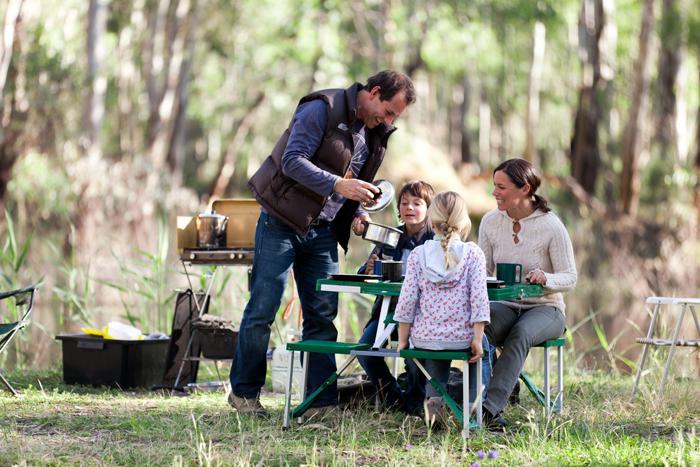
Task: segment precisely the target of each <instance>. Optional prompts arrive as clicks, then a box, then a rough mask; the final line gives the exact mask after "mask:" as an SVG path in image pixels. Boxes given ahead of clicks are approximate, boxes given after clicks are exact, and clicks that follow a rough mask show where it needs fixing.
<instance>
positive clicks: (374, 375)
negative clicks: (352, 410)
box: [357, 318, 425, 414]
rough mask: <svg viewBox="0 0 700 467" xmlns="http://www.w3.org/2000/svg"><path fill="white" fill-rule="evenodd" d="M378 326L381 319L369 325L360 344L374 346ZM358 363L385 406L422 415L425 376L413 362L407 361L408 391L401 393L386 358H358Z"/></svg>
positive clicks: (372, 321) (374, 320)
mask: <svg viewBox="0 0 700 467" xmlns="http://www.w3.org/2000/svg"><path fill="white" fill-rule="evenodd" d="M378 326H379V318H377V319H373V320H371V321H370V322H369V323H367V326H365V330H364V332H363V333H362V337H360V343H362V344H373V343H374V338H375V336H376V334H377V327H378ZM357 361H358V362H360V365H361V366H362V368H363V369H364V370H365V373H367V377H368V378H369V379H370V381H372V383H374V385H375V386H376V387H377V390H378V391H379V393H380V395H381V396H382V397H383V402H384V405H385V406H387V407H389V408H392V407H396V408H400V409H403V410H404V411H405V412H406V413H408V414H417V413H420V411H421V410H422V409H423V399H424V398H425V376H423V373H421V372H420V370H419V369H418V367H417V366H416V365H415V363H413V361H411V360H406V376H407V377H408V378H407V385H406V391H401V388H400V387H399V384H398V382H397V381H396V378H394V375H392V374H391V371H389V367H388V366H387V364H386V361H385V360H384V358H382V357H365V356H358V357H357Z"/></svg>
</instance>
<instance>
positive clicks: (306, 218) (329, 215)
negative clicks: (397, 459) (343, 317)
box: [228, 70, 416, 416]
mask: <svg viewBox="0 0 700 467" xmlns="http://www.w3.org/2000/svg"><path fill="white" fill-rule="evenodd" d="M415 99H416V97H415V90H414V88H413V83H412V82H411V80H410V78H408V77H407V76H406V75H404V74H401V73H397V72H395V71H391V70H385V71H382V72H379V73H377V74H376V75H374V76H372V77H370V78H369V79H368V80H367V84H365V85H362V84H360V83H355V84H353V85H352V86H350V87H349V88H347V89H326V90H323V91H317V92H313V93H311V94H309V95H307V96H305V97H303V98H301V100H300V101H299V105H298V106H297V109H296V112H295V113H294V117H293V118H292V121H291V122H290V124H289V127H288V128H287V129H286V130H285V131H284V133H283V134H282V136H281V137H280V139H279V140H278V141H277V144H276V145H275V147H274V149H273V150H272V154H271V155H270V156H269V157H268V158H267V159H265V161H264V162H263V163H262V165H261V166H260V168H259V169H258V171H257V172H256V173H255V174H254V175H253V176H252V177H251V179H250V180H249V182H248V186H249V187H250V189H251V190H252V192H253V194H254V195H255V198H256V199H257V200H258V202H259V203H260V204H261V205H262V207H263V208H262V210H261V212H260V217H259V219H258V224H257V228H256V231H255V259H254V262H253V273H252V283H251V292H250V300H249V301H248V304H247V306H246V308H245V311H244V312H243V319H242V321H241V326H240V330H239V333H238V342H237V346H236V355H235V358H234V362H233V366H232V367H231V393H230V394H229V396H228V400H229V403H230V404H231V405H232V406H233V407H234V408H236V409H237V410H238V412H239V413H241V414H253V415H258V416H265V415H267V412H266V411H265V409H264V408H263V406H262V405H261V404H260V399H259V394H260V389H261V388H262V386H263V384H264V383H265V374H266V371H267V360H266V353H267V346H268V343H269V340H270V326H271V325H272V323H273V321H274V319H275V314H276V313H277V310H278V308H279V306H280V303H281V301H282V295H283V293H284V289H285V287H286V284H287V276H288V274H289V269H290V268H293V271H294V277H295V278H296V284H297V289H298V292H299V298H300V300H301V307H302V313H303V317H304V325H303V330H302V339H304V340H306V339H318V340H327V341H335V340H336V338H337V336H338V331H337V330H336V328H335V326H334V325H333V319H334V318H335V317H336V314H337V313H338V295H337V294H335V293H331V292H316V281H317V280H318V279H321V278H326V277H328V276H329V275H331V274H334V273H337V272H338V246H337V245H338V244H340V246H341V247H343V250H345V251H346V252H347V248H348V241H349V239H350V230H351V228H352V230H353V231H354V232H355V233H356V234H358V235H359V234H361V233H362V231H363V228H364V227H363V226H362V221H363V220H368V219H369V216H368V215H367V213H365V212H364V211H362V209H361V208H360V207H359V203H371V202H372V200H373V197H374V195H375V193H377V192H378V191H379V190H378V189H377V188H376V187H375V186H374V185H372V184H371V183H370V182H372V181H373V179H374V176H375V174H376V173H377V170H378V169H379V166H380V165H381V163H382V159H383V158H384V153H385V151H386V146H387V141H388V138H389V135H390V134H391V133H392V132H393V131H394V130H395V128H394V127H393V126H392V124H393V123H394V120H396V119H397V118H398V117H399V115H401V113H402V112H403V111H404V110H405V109H406V107H407V106H408V105H410V104H412V103H413V102H415ZM308 365H309V368H310V371H309V377H308V381H307V388H308V391H313V390H315V389H316V388H318V387H319V386H320V385H321V383H323V381H325V380H326V378H328V376H330V375H331V374H332V373H333V372H334V371H335V370H336V366H335V356H334V355H321V354H311V355H310V356H309V361H308ZM335 404H337V387H336V385H335V384H334V385H333V386H330V387H328V388H327V389H326V390H325V391H324V392H323V393H322V394H321V395H320V396H319V398H318V399H317V400H316V403H315V404H314V405H315V406H316V407H326V406H333V405H335Z"/></svg>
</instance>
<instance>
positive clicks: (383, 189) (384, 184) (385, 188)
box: [362, 179, 396, 212]
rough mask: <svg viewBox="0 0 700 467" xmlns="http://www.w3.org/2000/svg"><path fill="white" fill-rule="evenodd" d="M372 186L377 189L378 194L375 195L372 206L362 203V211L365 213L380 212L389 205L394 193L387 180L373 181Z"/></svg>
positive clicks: (392, 186)
mask: <svg viewBox="0 0 700 467" xmlns="http://www.w3.org/2000/svg"><path fill="white" fill-rule="evenodd" d="M372 184H373V185H374V186H376V187H377V188H379V193H375V195H374V202H373V203H372V204H369V203H368V204H364V203H363V204H362V209H364V210H365V211H367V212H377V211H381V210H382V209H384V208H385V207H387V206H388V205H389V203H391V200H392V199H394V193H396V191H395V190H394V185H392V184H391V182H390V181H389V180H381V179H380V180H375V181H374V183H372Z"/></svg>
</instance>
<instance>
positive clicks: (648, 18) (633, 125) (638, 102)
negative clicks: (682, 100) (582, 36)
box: [620, 0, 654, 215]
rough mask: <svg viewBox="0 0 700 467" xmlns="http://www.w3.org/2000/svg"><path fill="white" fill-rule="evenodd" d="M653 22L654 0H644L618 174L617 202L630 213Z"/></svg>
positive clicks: (635, 189)
mask: <svg viewBox="0 0 700 467" xmlns="http://www.w3.org/2000/svg"><path fill="white" fill-rule="evenodd" d="M653 23H654V0H644V7H643V11H642V26H641V29H640V32H639V55H638V56H637V60H636V61H635V64H634V69H633V70H634V71H633V73H632V75H633V76H634V84H633V88H632V95H631V96H630V102H631V105H630V112H629V116H628V119H627V125H626V126H625V132H624V136H623V140H622V174H621V176H620V204H621V206H622V212H624V213H625V214H631V215H634V214H636V212H637V208H638V205H639V167H638V165H639V153H640V152H641V149H642V148H641V147H642V135H641V127H642V122H643V119H644V115H645V113H646V105H647V100H648V96H649V67H648V66H647V62H648V61H649V48H650V45H651V32H652V28H653Z"/></svg>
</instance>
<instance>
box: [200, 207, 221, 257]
mask: <svg viewBox="0 0 700 467" xmlns="http://www.w3.org/2000/svg"><path fill="white" fill-rule="evenodd" d="M227 224H228V217H227V216H223V215H221V214H217V213H216V211H213V210H212V211H211V212H203V213H201V214H199V215H198V216H197V246H198V247H199V248H204V249H208V250H214V249H219V248H226V225H227Z"/></svg>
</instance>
